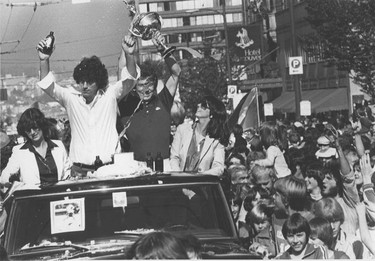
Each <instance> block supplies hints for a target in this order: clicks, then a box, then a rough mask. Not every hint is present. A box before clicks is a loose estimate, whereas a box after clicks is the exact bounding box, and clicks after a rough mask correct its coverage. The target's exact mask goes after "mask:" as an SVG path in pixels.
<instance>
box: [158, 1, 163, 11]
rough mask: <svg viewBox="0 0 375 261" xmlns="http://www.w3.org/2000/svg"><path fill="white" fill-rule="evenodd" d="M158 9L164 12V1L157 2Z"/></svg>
mask: <svg viewBox="0 0 375 261" xmlns="http://www.w3.org/2000/svg"><path fill="white" fill-rule="evenodd" d="M157 6H158V7H157V9H158V12H163V11H164V3H157Z"/></svg>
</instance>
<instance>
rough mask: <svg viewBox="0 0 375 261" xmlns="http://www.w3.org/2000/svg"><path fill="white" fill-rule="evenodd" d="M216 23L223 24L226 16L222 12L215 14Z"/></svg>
mask: <svg viewBox="0 0 375 261" xmlns="http://www.w3.org/2000/svg"><path fill="white" fill-rule="evenodd" d="M214 20H215V24H223V23H224V18H223V16H222V15H221V14H215V16H214Z"/></svg>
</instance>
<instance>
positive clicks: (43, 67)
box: [37, 39, 54, 97]
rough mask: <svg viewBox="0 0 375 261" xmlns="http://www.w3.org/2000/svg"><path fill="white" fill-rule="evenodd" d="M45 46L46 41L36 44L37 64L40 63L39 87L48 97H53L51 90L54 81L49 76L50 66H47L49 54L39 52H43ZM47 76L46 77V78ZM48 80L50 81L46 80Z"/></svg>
mask: <svg viewBox="0 0 375 261" xmlns="http://www.w3.org/2000/svg"><path fill="white" fill-rule="evenodd" d="M46 45H47V43H46V40H45V39H43V40H41V41H40V42H39V43H38V46H37V50H38V55H39V63H40V67H39V68H40V80H41V83H42V84H40V86H41V87H42V89H43V91H45V92H46V93H47V94H48V95H49V96H51V97H53V89H54V80H53V76H52V75H49V72H50V66H49V58H50V57H51V54H52V53H51V54H45V53H42V52H41V51H40V50H43V47H45V46H46ZM47 75H48V77H46V76H47ZM47 78H50V79H47Z"/></svg>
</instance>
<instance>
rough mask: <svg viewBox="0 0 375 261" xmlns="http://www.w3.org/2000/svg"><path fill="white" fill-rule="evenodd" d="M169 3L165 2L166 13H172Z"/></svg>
mask: <svg viewBox="0 0 375 261" xmlns="http://www.w3.org/2000/svg"><path fill="white" fill-rule="evenodd" d="M170 10H171V9H170V6H169V2H164V11H170Z"/></svg>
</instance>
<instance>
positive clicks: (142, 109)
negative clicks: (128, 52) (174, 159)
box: [119, 32, 181, 170]
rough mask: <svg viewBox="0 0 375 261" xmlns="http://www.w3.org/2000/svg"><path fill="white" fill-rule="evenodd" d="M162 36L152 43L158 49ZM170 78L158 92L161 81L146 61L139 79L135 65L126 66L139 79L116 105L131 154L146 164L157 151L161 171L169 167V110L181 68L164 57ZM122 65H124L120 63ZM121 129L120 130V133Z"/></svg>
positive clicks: (169, 58) (154, 69) (141, 68)
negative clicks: (161, 160)
mask: <svg viewBox="0 0 375 261" xmlns="http://www.w3.org/2000/svg"><path fill="white" fill-rule="evenodd" d="M164 41H165V39H164V36H162V35H161V34H160V32H155V34H154V37H153V39H152V42H153V43H154V45H155V46H156V47H157V48H160V44H159V43H161V42H164ZM164 61H165V63H166V65H167V67H168V70H169V73H170V76H169V78H168V79H167V81H166V82H165V83H162V88H161V90H160V91H159V92H157V87H158V83H159V82H160V81H159V79H158V76H157V74H156V68H155V67H154V66H152V65H153V64H152V63H151V62H149V61H146V62H144V63H142V64H141V65H140V76H138V75H139V73H138V72H137V71H138V70H139V67H138V65H135V62H134V64H133V65H130V66H129V65H128V64H126V67H125V68H127V70H128V73H129V74H130V76H131V77H133V78H138V80H137V83H136V86H135V88H134V89H133V91H132V92H130V93H129V94H128V95H127V96H126V97H125V98H124V99H123V100H121V101H120V102H119V109H120V117H121V130H122V132H125V135H126V139H127V141H128V143H129V148H128V150H129V151H131V152H134V159H135V160H137V161H146V157H147V154H148V153H151V156H152V158H153V159H155V158H156V156H157V153H158V152H160V153H161V156H162V158H163V159H164V170H166V169H168V165H169V160H168V159H169V144H170V128H171V108H172V105H173V99H174V96H175V94H176V90H177V85H178V80H179V74H180V72H181V68H180V66H179V65H178V64H177V63H176V60H175V59H174V57H173V56H169V57H165V58H164ZM123 66H125V62H123ZM121 130H120V131H121Z"/></svg>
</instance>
